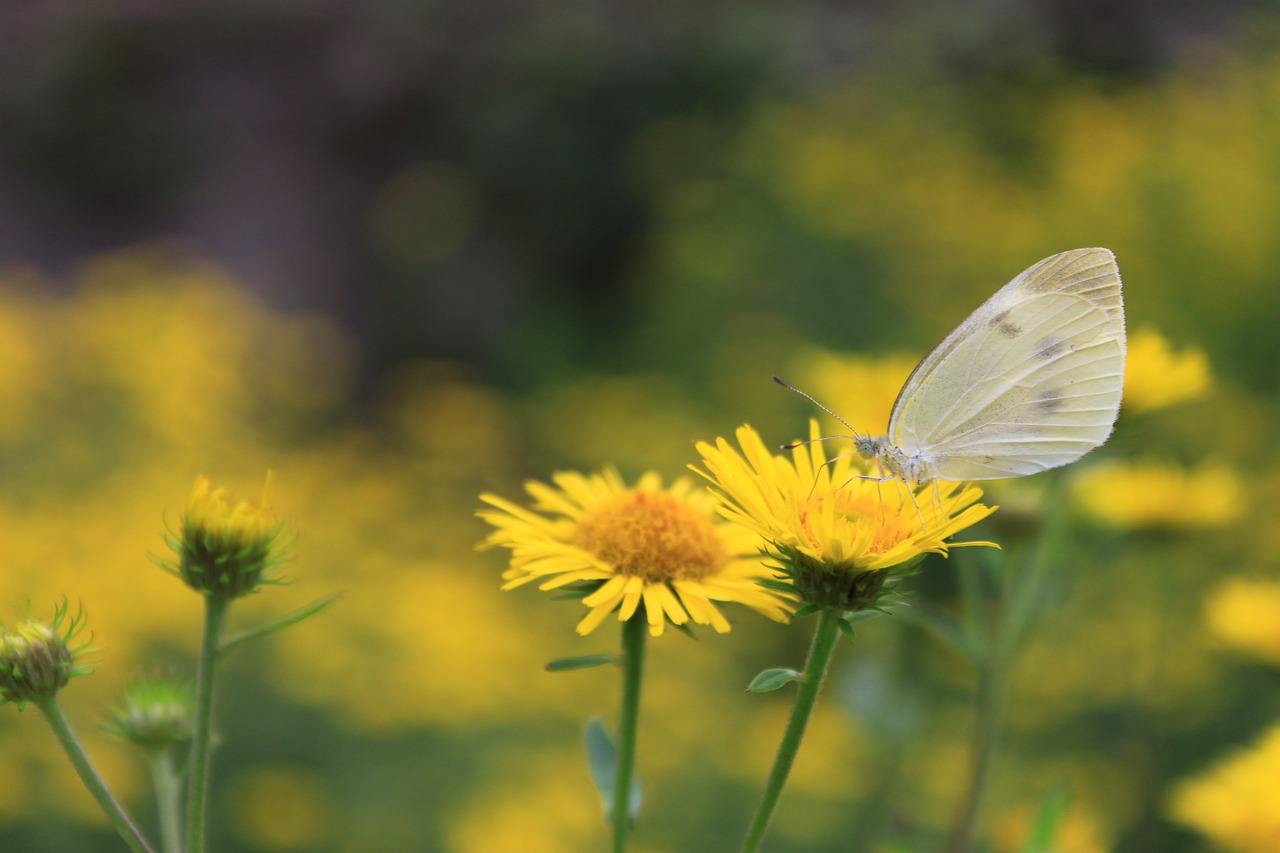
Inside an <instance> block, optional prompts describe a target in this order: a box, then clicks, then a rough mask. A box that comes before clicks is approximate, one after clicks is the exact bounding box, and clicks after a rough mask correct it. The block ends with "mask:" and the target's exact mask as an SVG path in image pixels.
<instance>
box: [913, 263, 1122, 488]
mask: <svg viewBox="0 0 1280 853" xmlns="http://www.w3.org/2000/svg"><path fill="white" fill-rule="evenodd" d="M1124 358H1125V334H1124V305H1123V302H1122V300H1121V291H1120V271H1119V269H1117V267H1116V262H1115V256H1114V255H1112V254H1111V252H1110V251H1108V250H1107V249H1076V250H1074V251H1070V252H1063V253H1062V254H1059V255H1053V256H1052V257H1049V258H1045V259H1044V260H1043V261H1040V263H1038V264H1036V265H1034V266H1032V267H1031V268H1030V269H1028V270H1027V271H1026V272H1024V273H1022V274H1021V275H1019V276H1018V277H1017V278H1015V279H1014V280H1013V281H1011V282H1009V283H1008V284H1006V285H1005V286H1004V287H1002V288H1000V290H999V291H997V292H996V294H995V295H994V296H992V297H991V298H990V299H988V300H987V301H986V302H984V303H983V304H982V305H981V306H979V308H978V309H977V310H976V311H974V312H973V314H971V315H970V316H969V318H968V319H966V320H965V321H964V322H963V323H961V324H960V325H959V326H958V327H957V328H956V329H955V331H953V332H952V333H951V334H949V335H947V337H946V338H945V339H944V340H943V341H942V343H940V344H938V346H936V347H935V348H934V349H933V351H932V352H930V353H929V354H928V355H927V356H925V358H924V360H923V361H921V362H920V364H919V365H918V366H917V367H916V369H915V370H914V371H913V372H912V374H911V376H910V377H909V378H908V379H907V382H906V384H905V385H903V386H902V391H901V392H899V394H898V399H897V402H895V403H894V406H893V413H892V415H891V416H890V418H889V440H890V441H892V442H893V443H894V444H896V445H897V446H898V447H899V448H901V449H902V450H903V451H904V452H905V453H906V454H907V455H908V456H917V455H918V456H919V457H920V458H921V459H923V460H924V461H925V462H926V463H927V464H928V466H929V467H930V468H931V470H932V472H933V474H934V475H935V476H937V477H938V478H939V479H941V480H993V479H1001V478H1004V477H1020V476H1023V475H1026V474H1034V473H1037V472H1039V471H1044V470H1046V469H1048V468H1056V467H1058V466H1060V465H1066V464H1068V463H1069V462H1074V461H1075V460H1077V459H1079V458H1080V457H1081V456H1083V455H1084V454H1086V453H1088V452H1089V451H1090V450H1092V449H1093V448H1095V447H1097V446H1098V445H1100V444H1102V443H1103V442H1104V441H1106V440H1107V436H1109V435H1110V434H1111V429H1112V427H1113V426H1114V424H1115V420H1116V415H1117V413H1118V412H1119V409H1120V393H1121V390H1122V388H1123V384H1124Z"/></svg>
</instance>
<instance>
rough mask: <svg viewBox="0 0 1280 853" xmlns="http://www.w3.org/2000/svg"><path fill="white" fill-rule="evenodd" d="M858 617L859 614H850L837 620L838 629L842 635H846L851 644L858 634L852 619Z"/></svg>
mask: <svg viewBox="0 0 1280 853" xmlns="http://www.w3.org/2000/svg"><path fill="white" fill-rule="evenodd" d="M857 615H858V614H857V613H850V614H847V615H845V616H841V617H840V618H839V619H837V620H836V627H837V628H839V629H840V633H841V634H844V636H845V639H846V640H848V641H849V642H851V643H852V642H853V641H854V640H855V639H856V638H857V632H855V631H854V630H853V624H852V623H853V619H852V618H851V617H853V616H857Z"/></svg>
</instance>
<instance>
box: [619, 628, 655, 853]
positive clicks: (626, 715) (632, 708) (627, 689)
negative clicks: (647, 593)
mask: <svg viewBox="0 0 1280 853" xmlns="http://www.w3.org/2000/svg"><path fill="white" fill-rule="evenodd" d="M647 627H648V626H647V623H646V620H645V619H644V618H643V613H642V612H641V611H637V612H636V613H635V614H633V615H632V617H631V618H630V619H628V620H627V621H625V622H623V623H622V708H621V711H620V713H619V715H618V765H617V768H616V776H615V777H614V783H613V805H612V808H611V812H610V814H611V816H612V818H613V853H623V851H624V850H626V849H627V832H628V830H629V829H630V828H631V781H632V779H633V778H634V777H635V767H636V729H637V728H638V727H639V721H640V683H641V679H642V677H643V675H644V644H645V630H646V629H647Z"/></svg>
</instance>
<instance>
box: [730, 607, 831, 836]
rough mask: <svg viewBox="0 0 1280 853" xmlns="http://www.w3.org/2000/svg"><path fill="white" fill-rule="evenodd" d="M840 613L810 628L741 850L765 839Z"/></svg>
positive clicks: (823, 613)
mask: <svg viewBox="0 0 1280 853" xmlns="http://www.w3.org/2000/svg"><path fill="white" fill-rule="evenodd" d="M839 620H840V614H838V613H834V612H832V611H830V610H823V611H820V612H819V613H818V626H817V627H816V628H815V629H814V631H813V643H812V644H811V645H810V646H809V658H808V660H806V661H805V664H804V672H803V673H801V675H800V680H799V688H798V689H797V690H796V701H795V704H794V705H793V706H792V707H791V718H790V719H789V720H788V721H787V729H786V731H785V732H784V733H783V735H782V742H781V743H780V744H778V755H777V757H776V758H774V760H773V769H772V770H770V771H769V779H768V781H767V782H766V783H765V786H764V793H763V794H762V795H761V797H760V804H759V805H758V806H756V813H755V815H754V816H753V817H752V819H751V826H750V828H749V829H748V830H747V837H746V840H744V841H743V842H742V853H755V851H756V850H759V849H760V843H761V842H762V841H764V833H765V830H766V829H768V827H769V820H770V818H772V817H773V810H774V808H775V807H776V806H777V805H778V799H779V798H780V797H781V796H782V788H783V786H784V785H785V784H786V783H787V776H788V775H789V774H790V773H791V765H792V764H794V763H795V760H796V753H798V752H799V751H800V742H801V741H802V740H803V739H804V732H805V728H806V727H807V726H808V725H809V716H810V715H811V714H812V713H813V706H814V705H815V704H816V703H817V701H818V693H819V691H821V690H822V682H823V681H824V680H825V679H826V677H827V666H828V665H829V664H830V663H831V653H832V651H834V650H835V647H836V640H837V639H839V638H840V629H839Z"/></svg>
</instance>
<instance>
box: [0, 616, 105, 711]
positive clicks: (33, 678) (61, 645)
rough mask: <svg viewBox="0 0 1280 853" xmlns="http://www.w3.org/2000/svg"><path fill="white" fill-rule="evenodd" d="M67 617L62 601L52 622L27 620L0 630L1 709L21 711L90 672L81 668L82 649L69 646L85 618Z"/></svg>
mask: <svg viewBox="0 0 1280 853" xmlns="http://www.w3.org/2000/svg"><path fill="white" fill-rule="evenodd" d="M67 614H68V609H67V605H66V602H65V601H64V602H63V603H61V604H59V605H58V607H57V609H56V610H55V611H54V617H53V620H52V622H47V623H46V622H40V621H37V620H34V619H27V620H25V621H23V622H20V623H18V624H17V625H16V626H14V627H12V628H10V627H7V626H6V627H0V705H3V704H7V703H14V704H16V705H17V706H18V708H19V710H21V709H22V708H24V707H26V704H27V703H28V702H38V701H42V700H46V699H51V698H53V696H54V695H55V694H56V693H57V692H58V691H59V690H61V689H62V688H63V687H66V686H67V682H68V681H70V680H71V678H72V677H73V676H76V675H85V674H87V673H88V672H89V669H88V668H87V667H84V666H81V665H80V664H81V658H82V656H83V653H84V651H85V645H83V644H82V645H80V646H73V645H72V642H73V640H74V639H75V637H76V635H77V634H79V633H80V631H81V630H82V629H83V628H84V614H83V612H81V613H77V614H76V615H75V616H72V617H71V618H70V619H68V618H67ZM64 623H65V626H66V630H65V631H63V626H64Z"/></svg>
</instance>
